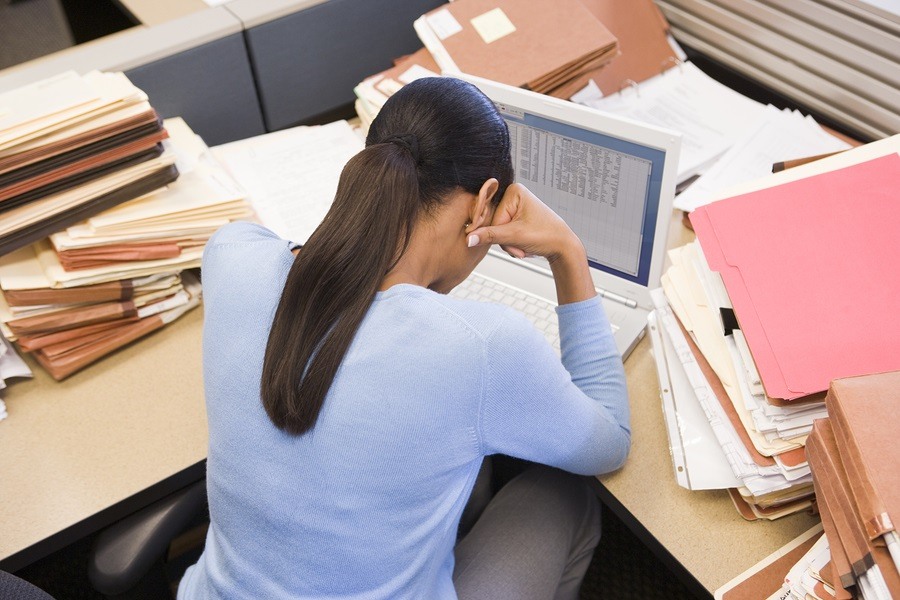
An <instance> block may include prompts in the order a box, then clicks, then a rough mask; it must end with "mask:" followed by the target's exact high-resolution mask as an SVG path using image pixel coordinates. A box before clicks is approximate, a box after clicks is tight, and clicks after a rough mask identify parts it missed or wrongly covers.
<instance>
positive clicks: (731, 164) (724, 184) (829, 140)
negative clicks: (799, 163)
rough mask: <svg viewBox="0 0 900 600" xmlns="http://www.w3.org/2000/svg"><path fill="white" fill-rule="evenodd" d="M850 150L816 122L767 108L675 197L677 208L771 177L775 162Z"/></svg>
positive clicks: (687, 207)
mask: <svg viewBox="0 0 900 600" xmlns="http://www.w3.org/2000/svg"><path fill="white" fill-rule="evenodd" d="M849 147H850V145H849V144H848V143H847V142H845V141H844V140H841V139H839V138H836V137H834V136H833V135H831V134H829V133H827V132H825V131H824V130H823V129H822V128H821V127H820V126H819V124H818V123H816V122H815V121H814V120H813V119H811V118H809V117H804V116H803V115H801V114H800V113H797V112H793V111H782V110H778V109H777V108H775V107H774V106H767V107H766V110H765V111H764V112H763V114H762V116H761V117H760V119H759V120H758V121H757V122H756V123H755V124H754V125H753V127H752V129H751V130H750V131H749V132H748V133H747V134H746V135H745V136H744V137H742V138H741V139H740V140H739V141H738V142H737V143H735V144H734V145H733V146H732V147H731V148H730V149H729V150H728V151H727V152H726V153H725V154H724V155H723V156H722V157H721V158H720V159H719V160H717V161H716V163H715V164H714V165H712V166H711V167H710V168H709V169H708V170H707V171H706V173H704V174H703V175H702V176H701V177H700V178H699V179H697V181H695V182H694V183H692V184H691V187H689V188H688V189H687V190H685V191H684V192H682V193H681V194H679V195H678V196H677V197H676V198H675V208H679V209H681V210H683V211H686V212H690V211H692V210H694V209H695V208H697V207H698V206H702V205H704V204H708V203H709V202H711V201H713V200H714V199H716V198H717V197H718V193H719V192H721V191H722V190H724V189H727V188H729V187H732V186H734V185H737V184H739V183H743V182H746V181H753V180H756V179H759V178H760V177H764V176H766V175H769V174H771V172H772V164H774V163H776V162H780V161H784V160H792V159H795V158H804V157H807V156H816V155H818V154H825V153H828V152H837V151H838V150H845V149H847V148H849Z"/></svg>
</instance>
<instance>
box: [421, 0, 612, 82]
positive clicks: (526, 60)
mask: <svg viewBox="0 0 900 600" xmlns="http://www.w3.org/2000/svg"><path fill="white" fill-rule="evenodd" d="M413 25H414V27H415V30H416V33H417V34H418V36H419V39H420V40H421V41H422V43H423V44H424V45H425V47H426V48H427V49H428V51H429V52H430V53H431V55H432V56H433V57H434V60H435V62H437V64H438V65H439V66H440V67H441V69H443V70H444V71H449V72H462V73H468V74H469V75H477V76H479V77H484V78H485V79H491V80H493V81H498V82H500V83H505V84H508V85H512V86H516V87H524V88H527V89H530V90H533V91H535V92H539V93H542V94H549V93H551V92H553V91H554V90H556V89H557V88H559V87H561V86H565V85H566V84H568V83H570V82H571V81H572V80H575V79H578V78H579V77H581V76H582V75H583V74H584V73H587V72H589V71H592V70H594V69H597V68H599V67H601V66H602V65H604V64H606V63H607V62H609V61H610V60H611V59H612V58H613V57H615V56H616V55H617V54H618V43H617V41H616V38H615V36H614V35H613V34H612V33H610V31H609V29H607V28H606V26H605V25H604V24H603V23H601V22H600V21H599V20H598V19H597V17H596V16H594V14H593V13H592V12H591V11H590V10H588V9H587V7H585V6H584V4H582V3H581V2H580V1H579V0H456V1H455V2H451V3H449V4H445V5H444V6H442V7H439V8H437V9H435V10H432V11H431V12H429V13H427V14H425V15H423V16H422V17H420V18H419V19H417V20H416V21H415V23H414V24H413Z"/></svg>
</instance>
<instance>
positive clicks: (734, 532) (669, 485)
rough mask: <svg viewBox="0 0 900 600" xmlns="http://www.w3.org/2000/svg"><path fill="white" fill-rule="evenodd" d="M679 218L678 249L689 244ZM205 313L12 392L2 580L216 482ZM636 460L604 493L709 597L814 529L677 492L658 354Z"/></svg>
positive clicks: (629, 369) (644, 351)
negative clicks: (207, 404) (208, 479)
mask: <svg viewBox="0 0 900 600" xmlns="http://www.w3.org/2000/svg"><path fill="white" fill-rule="evenodd" d="M692 236H693V234H691V233H690V232H689V231H688V230H687V229H686V228H685V227H684V226H683V225H682V224H681V218H680V214H676V215H673V219H672V225H671V230H670V241H671V245H672V246H675V245H680V244H683V243H686V242H687V241H689V240H690V239H691V237H692ZM201 325H202V310H201V309H197V310H194V311H192V312H191V313H189V314H188V315H186V316H185V317H183V318H182V319H181V320H179V321H177V322H175V323H174V324H172V325H171V326H169V327H168V328H166V329H165V330H163V331H161V332H157V333H155V334H153V335H152V336H150V337H149V338H147V339H144V340H142V341H139V342H138V343H137V344H135V345H132V346H130V347H128V348H126V349H125V350H124V351H122V352H118V353H116V354H115V355H113V356H111V357H108V358H106V359H104V360H103V361H102V362H101V363H99V364H96V365H94V366H92V367H90V368H88V369H86V370H85V371H82V372H81V373H78V374H76V375H74V376H72V377H71V378H70V379H68V380H66V381H64V382H62V383H55V382H53V381H52V380H50V378H49V377H47V375H46V374H45V373H43V372H42V371H41V370H40V369H38V368H36V369H35V380H34V381H20V382H16V383H14V384H12V386H11V387H10V389H9V390H8V393H7V394H6V398H7V403H8V406H9V412H10V416H9V418H8V419H7V420H6V421H4V422H0V456H2V457H3V463H2V466H0V472H2V477H0V498H3V501H2V502H0V532H2V535H0V568H4V569H7V570H16V569H19V568H21V567H23V566H25V565H27V564H29V563H31V562H33V561H35V560H37V559H39V558H41V557H43V556H45V555H47V554H49V553H51V552H53V551H55V550H57V549H59V548H61V547H63V546H65V545H67V544H69V543H71V542H73V541H75V540H76V539H78V538H80V537H83V536H85V535H89V534H90V533H93V532H95V531H97V530H99V529H101V528H103V527H104V526H106V525H108V524H110V523H112V522H113V521H115V520H117V519H119V518H121V517H122V516H125V515H126V514H129V513H131V512H133V511H135V510H137V509H139V508H140V507H142V506H146V505H147V504H150V503H151V502H153V501H155V500H157V499H159V498H162V497H163V496H165V495H167V494H169V493H171V492H173V491H175V490H177V489H179V488H181V487H184V486H185V485H188V484H189V483H191V482H193V481H196V480H198V479H199V478H201V477H202V476H203V475H204V459H205V457H206V443H207V430H206V419H205V411H204V405H203V390H202V382H201V376H200V373H201V371H200V333H201ZM625 372H626V375H627V378H628V391H629V394H630V396H631V403H632V428H633V432H634V434H633V449H632V453H631V457H630V458H629V459H628V462H627V463H626V465H625V467H624V468H623V469H622V470H621V471H619V472H617V473H614V474H612V475H609V476H605V477H603V478H601V480H600V482H598V493H599V494H600V496H601V497H602V498H603V500H604V501H605V502H606V503H607V504H608V505H609V506H610V508H611V509H612V510H613V511H614V512H616V513H617V515H618V516H619V518H621V519H622V520H623V521H624V522H625V523H626V524H627V525H628V526H629V527H631V528H632V530H634V531H635V533H636V534H637V535H638V537H639V538H641V539H642V541H643V542H644V543H645V544H647V545H648V546H649V547H650V548H651V549H652V550H654V551H655V552H656V553H657V554H658V555H659V556H660V558H662V559H663V561H664V562H666V563H667V565H668V566H669V567H670V568H672V569H673V571H675V572H676V574H677V575H679V576H680V577H681V578H682V579H683V580H685V582H686V583H687V584H688V585H689V587H691V589H692V590H693V591H694V592H695V593H697V594H698V595H701V596H702V595H706V594H708V593H709V592H712V591H713V590H715V589H716V588H717V587H719V586H720V585H722V584H723V583H725V582H727V581H729V580H730V579H731V578H733V577H734V576H735V575H737V574H738V573H741V572H742V571H744V570H745V569H747V568H748V567H749V566H751V565H753V564H754V563H756V562H757V561H758V560H760V559H761V558H763V557H764V556H767V555H768V554H770V553H771V552H773V551H774V550H776V549H777V548H779V547H781V546H782V545H784V544H785V543H787V542H788V541H789V540H791V539H793V538H794V537H796V536H797V535H799V534H800V533H801V532H803V531H805V530H806V529H808V528H809V527H811V526H812V524H813V523H814V522H815V521H816V519H815V518H813V517H811V516H809V515H806V514H802V515H794V516H792V517H788V518H785V519H782V520H779V521H775V522H765V521H763V522H757V523H748V522H746V521H744V520H743V519H741V518H740V516H738V513H737V511H736V510H735V509H734V507H733V506H732V504H731V500H729V498H728V496H727V494H725V493H724V492H721V491H717V492H692V491H689V490H685V489H682V488H681V487H679V486H678V484H677V483H675V478H674V475H673V474H672V463H671V460H670V458H669V450H668V441H667V437H666V431H665V427H664V424H663V416H662V408H661V405H660V399H659V389H658V384H657V377H656V369H655V366H654V363H653V359H652V357H651V356H650V343H649V340H647V339H646V338H645V339H644V340H642V341H641V342H640V343H639V344H638V346H637V347H636V348H635V350H634V351H633V352H632V354H631V356H630V357H629V358H628V360H627V361H626V362H625Z"/></svg>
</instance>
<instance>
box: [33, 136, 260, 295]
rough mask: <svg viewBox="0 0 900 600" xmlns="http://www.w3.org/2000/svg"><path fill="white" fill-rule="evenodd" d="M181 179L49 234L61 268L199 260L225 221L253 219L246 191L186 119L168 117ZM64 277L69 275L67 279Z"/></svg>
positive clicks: (75, 271) (74, 273)
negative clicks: (206, 245)
mask: <svg viewBox="0 0 900 600" xmlns="http://www.w3.org/2000/svg"><path fill="white" fill-rule="evenodd" d="M166 128H167V129H168V130H169V133H170V135H171V144H170V146H171V148H172V151H173V153H175V154H176V156H177V157H178V160H179V164H180V165H181V171H182V174H181V177H180V178H179V179H178V181H177V182H176V183H174V184H172V185H170V186H169V187H168V188H166V189H164V190H160V191H157V192H154V193H151V194H147V195H146V196H143V197H141V198H138V199H136V200H133V201H131V202H128V203H126V204H122V205H120V206H117V207H115V208H113V209H111V210H108V211H104V212H103V213H101V214H99V215H96V216H94V217H91V218H90V219H88V220H86V221H83V222H82V223H78V224H76V225H73V226H71V227H68V228H66V229H65V230H63V231H60V232H57V233H54V234H52V235H51V236H50V241H51V242H52V244H53V247H54V249H55V250H56V255H57V257H58V258H59V263H60V267H62V269H63V270H64V271H65V272H66V273H69V274H72V275H71V277H75V278H78V277H79V274H83V273H85V272H87V271H88V270H90V269H112V270H116V271H121V270H122V268H123V266H124V268H125V270H130V269H133V268H134V267H135V266H136V265H138V264H140V263H142V262H145V261H155V260H166V261H169V263H170V264H171V265H173V266H176V267H178V268H186V267H184V266H179V262H181V263H184V262H188V263H190V264H192V265H193V264H196V260H197V257H198V254H199V253H200V252H202V250H203V246H204V245H205V244H206V241H207V240H208V239H209V238H210V237H211V236H212V234H213V233H214V232H215V231H216V230H217V229H218V228H219V227H221V226H222V225H225V224H226V223H228V222H230V221H234V220H239V219H247V218H250V217H252V215H253V210H252V208H251V207H250V204H249V202H247V201H246V200H245V199H244V192H243V191H242V190H241V189H240V188H239V187H238V185H237V184H236V183H235V182H234V180H232V179H231V177H229V176H228V174H227V173H226V172H225V171H224V170H223V169H222V167H221V166H220V165H218V164H217V163H216V162H215V161H214V160H213V159H212V156H211V155H210V154H209V149H208V148H207V147H206V145H205V144H204V143H203V142H202V141H201V140H200V138H199V137H198V136H196V135H195V134H194V132H193V131H191V130H190V128H189V127H188V126H187V124H185V122H184V121H183V120H182V119H169V120H167V121H166ZM63 279H65V277H64V278H63Z"/></svg>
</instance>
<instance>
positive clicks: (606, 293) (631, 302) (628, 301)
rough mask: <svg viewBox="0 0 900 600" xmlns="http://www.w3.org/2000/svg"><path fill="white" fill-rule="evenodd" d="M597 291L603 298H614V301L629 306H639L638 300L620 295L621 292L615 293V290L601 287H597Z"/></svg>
mask: <svg viewBox="0 0 900 600" xmlns="http://www.w3.org/2000/svg"><path fill="white" fill-rule="evenodd" d="M596 290H597V293H598V294H600V297H601V298H604V299H606V300H612V301H613V302H618V303H619V304H624V305H625V306H627V307H628V308H637V305H638V303H637V300H632V299H631V298H626V297H625V296H620V295H619V294H614V293H613V292H609V291H606V290H603V289H600V288H596Z"/></svg>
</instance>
